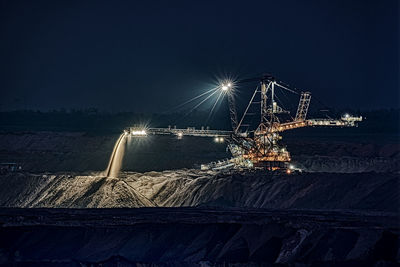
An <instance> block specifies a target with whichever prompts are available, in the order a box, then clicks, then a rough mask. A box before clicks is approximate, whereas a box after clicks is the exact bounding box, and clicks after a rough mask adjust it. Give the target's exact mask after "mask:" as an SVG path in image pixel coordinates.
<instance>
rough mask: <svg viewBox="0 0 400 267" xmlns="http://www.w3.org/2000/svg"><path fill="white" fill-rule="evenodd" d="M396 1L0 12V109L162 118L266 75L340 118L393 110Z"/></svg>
mask: <svg viewBox="0 0 400 267" xmlns="http://www.w3.org/2000/svg"><path fill="white" fill-rule="evenodd" d="M398 3H399V1H397V0H393V1H390V0H385V1H362V0H360V1H348V0H342V1H334V0H332V1H287V0H283V1H272V0H271V1H194V0H190V1H174V0H171V1H152V0H150V1H18V0H12V1H11V0H10V1H7V0H2V1H0V36H1V37H0V38H1V39H0V40H1V42H0V73H1V74H0V78H1V81H0V88H1V98H0V99H1V102H0V105H1V106H0V108H1V110H8V109H16V108H29V109H42V110H47V109H59V108H62V107H63V108H87V107H96V108H99V109H100V110H111V111H121V110H124V111H137V112H149V111H152V112H159V111H164V110H166V109H168V108H170V107H173V106H176V105H178V104H179V103H181V102H183V101H185V100H187V99H189V98H191V97H193V96H195V95H198V94H199V93H201V92H204V91H206V90H208V89H210V88H211V87H212V86H213V83H215V82H216V80H215V77H223V76H224V75H233V76H235V77H238V78H246V77H250V76H254V74H257V73H262V72H269V73H272V74H274V75H275V76H276V77H278V78H279V79H280V80H283V81H285V82H286V83H288V84H290V85H293V86H294V87H296V88H299V89H300V90H310V91H312V92H313V94H314V95H315V96H318V98H319V99H321V100H322V101H324V103H327V104H328V105H330V106H335V107H338V108H347V107H351V108H362V109H373V108H384V107H398V101H399V4H398Z"/></svg>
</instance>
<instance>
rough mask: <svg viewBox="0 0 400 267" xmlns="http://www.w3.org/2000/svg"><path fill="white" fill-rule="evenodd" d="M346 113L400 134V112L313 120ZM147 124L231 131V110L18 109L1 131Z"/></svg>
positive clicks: (368, 127)
mask: <svg viewBox="0 0 400 267" xmlns="http://www.w3.org/2000/svg"><path fill="white" fill-rule="evenodd" d="M344 113H350V114H353V115H362V116H363V117H365V118H366V120H365V122H363V123H361V124H360V127H359V130H362V131H369V132H371V133H374V132H385V133H399V128H400V127H399V125H400V109H378V110H364V111H360V110H350V109H349V110H346V111H343V110H333V111H330V112H329V114H328V113H324V112H310V114H309V116H310V117H320V118H321V117H324V116H331V117H333V118H335V117H336V118H337V117H340V116H341V115H343V114H344ZM133 125H141V126H143V125H145V126H148V127H168V126H171V127H174V126H177V127H196V128H200V127H201V126H204V127H207V126H208V127H210V128H211V129H225V130H229V129H230V120H229V115H228V111H227V110H224V111H222V110H220V111H219V112H217V113H214V114H212V115H211V116H210V114H209V113H208V112H206V111H193V112H189V111H183V112H176V113H168V114H162V113H134V112H116V113H112V112H104V111H99V110H97V109H95V108H88V109H82V110H74V109H71V110H67V109H64V108H61V109H59V110H51V111H46V112H44V111H34V110H16V111H3V112H0V130H1V131H84V132H93V133H118V132H121V130H122V129H124V128H125V127H129V126H133Z"/></svg>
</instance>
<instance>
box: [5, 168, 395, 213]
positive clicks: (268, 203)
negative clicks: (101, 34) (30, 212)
mask: <svg viewBox="0 0 400 267" xmlns="http://www.w3.org/2000/svg"><path fill="white" fill-rule="evenodd" d="M398 185H399V177H398V175H397V174H392V173H372V172H371V173H356V174H354V173H304V174H294V175H284V174H281V175H278V174H266V173H265V172H251V173H244V172H233V173H216V172H205V171H200V170H193V169H189V170H178V171H164V172H150V173H129V172H128V173H123V174H122V177H121V178H105V177H102V176H96V175H91V176H73V175H32V174H18V175H5V176H0V206H3V207H66V208H71V207H77V208H96V207H152V206H160V207H182V206H215V207H252V208H274V209H289V208H290V209H362V210H379V211H397V209H398V203H399V196H398V192H397V189H398Z"/></svg>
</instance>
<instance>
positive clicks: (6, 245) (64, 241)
mask: <svg viewBox="0 0 400 267" xmlns="http://www.w3.org/2000/svg"><path fill="white" fill-rule="evenodd" d="M0 224H1V227H0V237H1V238H0V262H1V263H2V264H4V265H16V264H18V265H28V266H46V265H57V266H91V265H92V264H94V265H97V264H100V265H101V266H130V265H136V266H242V265H243V266H260V265H264V266H268V265H272V264H277V265H280V266H287V265H289V266H304V265H305V266H308V265H311V266H398V264H399V232H400V228H399V218H398V217H397V215H396V214H395V213H383V212H374V213H373V212H354V211H352V212H350V211H347V212H346V211H341V212H337V211H321V210H319V211H310V210H308V211H305V210H265V209H257V210H255V209H250V210H249V209H210V208H139V209H7V208H3V209H0ZM303 264H304V265H303ZM100 265H99V266H100Z"/></svg>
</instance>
